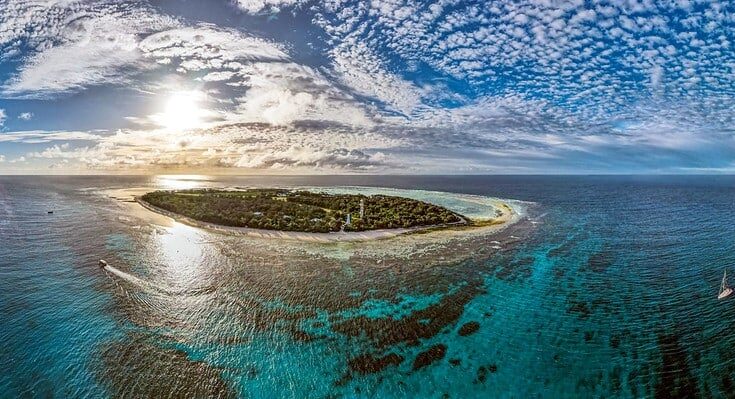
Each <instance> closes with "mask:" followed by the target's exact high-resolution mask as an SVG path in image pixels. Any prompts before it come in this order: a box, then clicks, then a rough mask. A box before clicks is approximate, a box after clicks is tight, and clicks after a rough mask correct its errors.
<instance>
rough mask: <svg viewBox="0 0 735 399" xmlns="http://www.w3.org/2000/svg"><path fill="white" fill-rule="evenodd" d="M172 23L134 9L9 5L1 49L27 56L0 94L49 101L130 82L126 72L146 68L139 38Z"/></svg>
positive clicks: (0, 38) (67, 4)
mask: <svg viewBox="0 0 735 399" xmlns="http://www.w3.org/2000/svg"><path fill="white" fill-rule="evenodd" d="M3 7H5V5H4V6H3ZM176 24H177V22H176V21H175V20H173V19H171V18H168V17H164V16H161V15H159V14H157V13H155V12H153V11H152V9H150V8H145V7H142V6H137V5H128V4H124V5H121V4H116V3H104V2H89V3H78V2H53V3H51V4H45V5H44V4H41V3H36V2H27V3H24V2H11V4H8V5H7V8H6V9H4V10H3V17H1V19H0V26H2V28H3V29H2V34H0V46H3V45H4V46H5V49H6V50H7V51H10V52H11V53H13V51H14V50H15V49H19V48H21V47H23V46H26V47H28V48H29V49H30V50H29V52H30V55H29V56H27V57H25V59H24V62H23V64H22V66H21V67H20V68H19V69H18V70H17V73H16V74H15V75H14V76H12V77H11V78H10V79H9V80H8V81H6V82H5V83H4V84H3V85H2V86H1V87H0V91H1V92H2V95H3V96H4V97H6V98H48V97H54V96H58V95H59V94H66V93H70V92H76V91H80V90H82V89H84V88H86V87H89V86H94V85H100V84H103V83H112V84H121V83H125V82H129V74H130V73H134V72H138V71H140V70H141V69H145V68H146V65H145V64H143V63H141V56H142V54H141V52H140V51H139V50H138V37H139V36H140V35H145V34H146V33H150V32H153V31H156V30H161V29H163V28H165V27H169V26H174V25H176Z"/></svg>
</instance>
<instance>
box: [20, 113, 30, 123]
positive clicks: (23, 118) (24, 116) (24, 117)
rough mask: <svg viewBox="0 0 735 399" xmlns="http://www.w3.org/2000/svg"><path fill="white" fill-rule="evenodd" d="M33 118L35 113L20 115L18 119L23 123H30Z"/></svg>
mask: <svg viewBox="0 0 735 399" xmlns="http://www.w3.org/2000/svg"><path fill="white" fill-rule="evenodd" d="M32 118H33V112H22V113H20V114H18V119H20V120H22V121H29V120H31V119H32Z"/></svg>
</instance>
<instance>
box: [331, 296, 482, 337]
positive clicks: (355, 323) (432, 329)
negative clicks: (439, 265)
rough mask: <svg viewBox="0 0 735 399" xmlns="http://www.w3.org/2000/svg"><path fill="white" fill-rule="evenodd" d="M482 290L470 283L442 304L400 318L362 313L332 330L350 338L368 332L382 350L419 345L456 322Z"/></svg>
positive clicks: (443, 299) (367, 335)
mask: <svg viewBox="0 0 735 399" xmlns="http://www.w3.org/2000/svg"><path fill="white" fill-rule="evenodd" d="M481 292H484V289H483V288H482V286H481V285H480V284H479V283H473V284H468V285H465V286H463V287H461V288H459V289H457V290H456V291H455V292H453V293H451V294H447V295H445V296H444V297H443V298H442V300H441V301H439V302H438V303H436V304H434V305H431V306H428V307H426V308H424V309H421V310H417V311H415V312H413V313H411V314H410V315H408V316H406V317H403V318H400V319H395V318H392V317H384V318H379V319H375V318H370V317H366V316H359V317H355V318H352V319H347V320H344V321H341V322H337V323H335V324H333V326H332V329H333V331H335V332H337V333H340V334H343V335H347V336H350V337H360V336H362V335H363V334H364V335H365V336H366V337H367V338H368V339H370V340H371V341H373V342H374V343H375V345H376V346H377V347H378V349H383V348H386V347H390V346H394V345H397V344H400V343H405V344H407V345H411V346H415V345H418V344H419V342H420V340H421V339H427V338H431V337H433V336H435V335H437V334H438V333H440V332H441V331H442V329H444V327H446V326H448V325H450V324H452V323H455V322H456V321H457V320H458V319H459V318H460V316H461V315H462V313H463V312H464V307H465V305H466V304H467V303H468V302H470V301H471V300H472V298H474V297H475V296H476V295H478V294H479V293H481Z"/></svg>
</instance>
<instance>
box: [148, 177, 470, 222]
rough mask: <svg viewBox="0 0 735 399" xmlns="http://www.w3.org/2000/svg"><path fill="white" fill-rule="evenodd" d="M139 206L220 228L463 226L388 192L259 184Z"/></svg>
mask: <svg viewBox="0 0 735 399" xmlns="http://www.w3.org/2000/svg"><path fill="white" fill-rule="evenodd" d="M137 201H138V202H139V203H141V204H142V205H143V206H145V207H147V208H149V209H151V210H155V211H159V212H160V211H161V210H162V211H164V212H166V213H168V212H170V213H172V214H174V215H179V216H183V217H186V218H188V219H191V220H194V221H199V222H205V223H211V224H215V225H220V226H228V227H237V228H250V229H261V230H276V231H286V232H303V233H334V232H365V231H371V230H389V229H400V230H402V231H408V230H418V229H427V228H439V227H448V226H458V225H468V224H470V223H471V221H470V219H468V218H466V217H464V216H463V215H460V214H458V213H456V212H453V211H451V210H449V209H447V208H445V207H442V206H439V205H435V204H431V203H428V202H424V201H419V200H415V199H410V198H404V197H398V196H391V195H362V194H330V193H324V192H312V191H305V190H287V189H275V188H265V189H262V188H259V189H245V190H222V189H193V190H178V191H154V192H151V193H147V194H144V195H142V196H140V197H138V198H137Z"/></svg>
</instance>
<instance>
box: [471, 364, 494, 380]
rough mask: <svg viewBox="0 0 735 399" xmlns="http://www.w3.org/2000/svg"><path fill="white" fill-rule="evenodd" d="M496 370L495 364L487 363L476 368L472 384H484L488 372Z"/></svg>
mask: <svg viewBox="0 0 735 399" xmlns="http://www.w3.org/2000/svg"><path fill="white" fill-rule="evenodd" d="M497 371H498V366H497V365H496V364H489V365H487V366H480V367H478V368H477V374H476V376H475V380H474V381H472V382H473V383H474V384H484V383H485V381H486V380H487V375H488V373H495V372H497Z"/></svg>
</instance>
